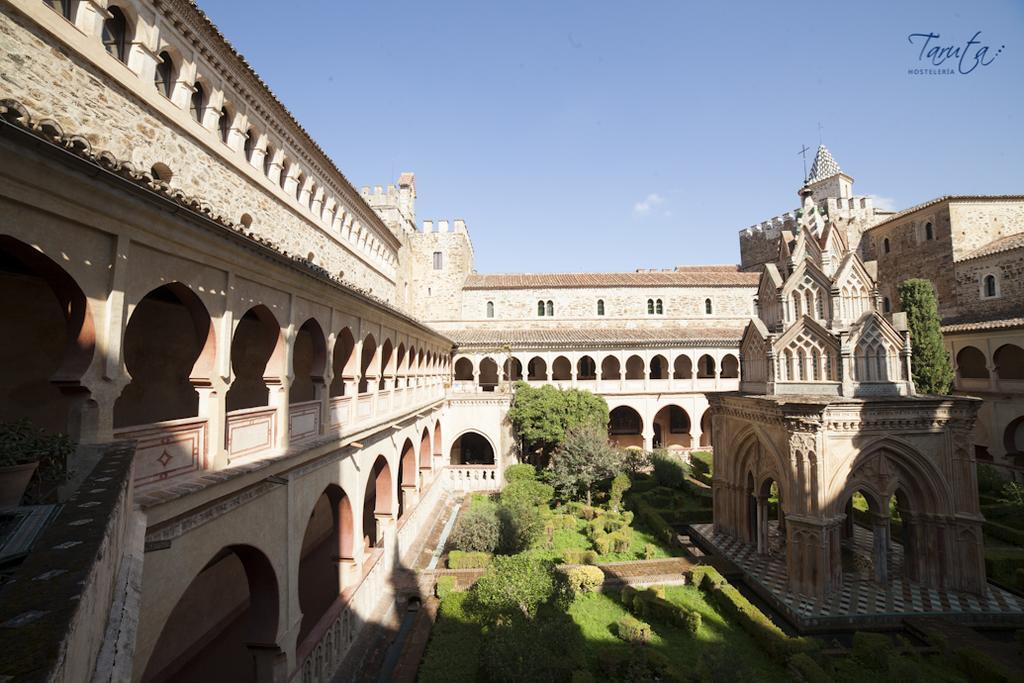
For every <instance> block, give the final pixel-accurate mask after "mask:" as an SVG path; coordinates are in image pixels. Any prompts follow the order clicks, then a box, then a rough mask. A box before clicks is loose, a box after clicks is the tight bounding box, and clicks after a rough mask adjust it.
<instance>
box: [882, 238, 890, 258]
mask: <svg viewBox="0 0 1024 683" xmlns="http://www.w3.org/2000/svg"><path fill="white" fill-rule="evenodd" d="M882 251H884V252H885V253H886V254H888V253H889V238H888V237H886V238H885V239H884V240H882Z"/></svg>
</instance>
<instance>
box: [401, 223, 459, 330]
mask: <svg viewBox="0 0 1024 683" xmlns="http://www.w3.org/2000/svg"><path fill="white" fill-rule="evenodd" d="M448 226H449V223H448V221H438V222H437V226H436V228H435V226H434V222H433V221H424V222H423V231H422V232H417V233H414V234H412V235H410V237H409V252H410V256H409V258H410V259H411V261H412V286H411V290H412V300H413V310H414V314H415V315H416V316H417V317H418V318H420V319H421V320H425V321H438V320H459V319H460V318H461V317H462V297H463V291H462V285H463V283H464V282H465V281H466V276H467V275H469V274H470V273H472V272H473V243H472V242H471V241H470V239H469V232H468V231H467V230H466V224H465V223H464V222H463V221H462V220H459V219H456V220H455V221H454V222H453V223H452V228H451V230H449V227H448ZM434 252H441V261H442V263H441V268H440V269H439V270H435V268H434Z"/></svg>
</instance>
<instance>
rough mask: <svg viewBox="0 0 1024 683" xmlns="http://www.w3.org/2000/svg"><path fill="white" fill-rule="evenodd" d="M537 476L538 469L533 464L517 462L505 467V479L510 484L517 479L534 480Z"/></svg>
mask: <svg viewBox="0 0 1024 683" xmlns="http://www.w3.org/2000/svg"><path fill="white" fill-rule="evenodd" d="M536 478H537V470H536V468H534V466H533V465H528V464H526V463H517V464H515V465H509V466H508V467H506V468H505V481H506V482H507V483H509V484H511V483H512V482H515V481H524V480H526V481H533V480H535V479H536Z"/></svg>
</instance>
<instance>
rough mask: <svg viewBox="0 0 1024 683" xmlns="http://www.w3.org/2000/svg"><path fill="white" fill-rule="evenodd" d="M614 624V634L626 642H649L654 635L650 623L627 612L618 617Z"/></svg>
mask: <svg viewBox="0 0 1024 683" xmlns="http://www.w3.org/2000/svg"><path fill="white" fill-rule="evenodd" d="M616 626H617V628H616V635H618V636H619V638H621V639H623V640H624V641H626V642H627V643H649V642H651V638H652V637H653V635H654V634H653V632H652V631H651V625H650V624H648V623H645V622H643V621H640V620H639V619H637V618H636V617H634V616H631V615H628V614H627V615H626V616H624V617H622V618H621V619H619V620H618V621H617V622H616Z"/></svg>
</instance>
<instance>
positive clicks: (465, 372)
mask: <svg viewBox="0 0 1024 683" xmlns="http://www.w3.org/2000/svg"><path fill="white" fill-rule="evenodd" d="M455 381H457V382H472V381H473V361H471V360H470V359H468V358H466V357H462V358H460V359H458V360H457V361H455Z"/></svg>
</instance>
